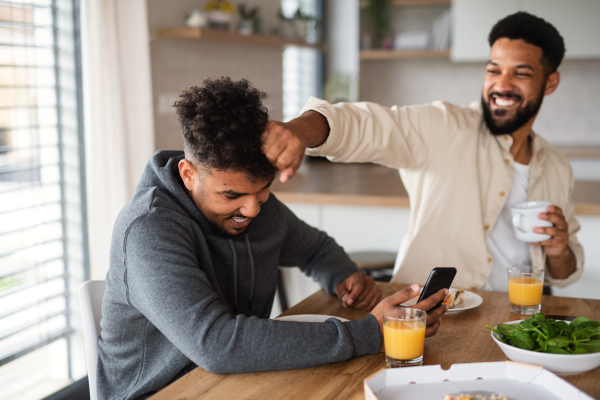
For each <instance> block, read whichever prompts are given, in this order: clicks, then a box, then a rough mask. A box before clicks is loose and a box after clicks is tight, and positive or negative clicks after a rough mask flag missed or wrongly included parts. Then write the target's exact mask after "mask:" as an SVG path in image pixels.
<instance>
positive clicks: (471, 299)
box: [402, 288, 483, 314]
mask: <svg viewBox="0 0 600 400" xmlns="http://www.w3.org/2000/svg"><path fill="white" fill-rule="evenodd" d="M455 291H456V289H453V288H451V289H450V293H452V292H455ZM418 297H419V296H417V297H415V298H413V299H410V300H409V301H407V302H406V303H403V304H402V305H403V306H412V305H415V304H417V299H418ZM481 303H483V299H482V298H481V296H480V295H478V294H475V293H473V292H469V291H468V290H465V300H464V301H463V302H462V303H461V304H459V305H458V306H456V307H453V308H450V309H449V310H448V311H446V314H454V313H457V312H461V311H465V310H470V309H472V308H475V307H479V306H480V305H481Z"/></svg>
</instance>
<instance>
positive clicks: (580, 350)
mask: <svg viewBox="0 0 600 400" xmlns="http://www.w3.org/2000/svg"><path fill="white" fill-rule="evenodd" d="M587 353H589V352H588V351H587V350H586V349H584V348H583V347H578V348H576V349H575V350H573V354H587Z"/></svg>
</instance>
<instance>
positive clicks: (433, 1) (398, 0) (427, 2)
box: [360, 0, 452, 8]
mask: <svg viewBox="0 0 600 400" xmlns="http://www.w3.org/2000/svg"><path fill="white" fill-rule="evenodd" d="M451 3H452V0H392V1H391V2H390V5H391V6H393V7H420V6H439V5H442V6H449V5H451ZM366 7H367V1H365V0H362V1H361V2H360V8H366Z"/></svg>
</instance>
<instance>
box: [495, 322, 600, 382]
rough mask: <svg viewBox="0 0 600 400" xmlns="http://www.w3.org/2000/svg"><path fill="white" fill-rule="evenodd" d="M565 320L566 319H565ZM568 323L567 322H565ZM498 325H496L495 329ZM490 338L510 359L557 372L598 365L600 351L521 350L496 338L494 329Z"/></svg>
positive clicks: (589, 368) (577, 370)
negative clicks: (555, 351)
mask: <svg viewBox="0 0 600 400" xmlns="http://www.w3.org/2000/svg"><path fill="white" fill-rule="evenodd" d="M522 321H524V320H520V321H511V322H505V324H506V325H512V324H518V323H519V322H522ZM565 322H567V321H565ZM567 323H569V322H567ZM497 328H498V327H497V326H496V329H497ZM491 333H492V338H493V339H494V341H495V342H496V343H497V344H498V346H500V349H502V351H503V352H504V354H506V357H508V358H510V359H511V360H512V361H515V362H521V363H524V364H533V365H539V366H540V367H544V368H546V369H547V370H549V371H552V372H555V373H557V374H576V373H579V372H584V371H589V370H591V369H594V368H597V367H599V366H600V353H591V354H551V353H540V352H537V351H531V350H523V349H519V348H518V347H514V346H510V345H508V344H506V343H502V342H501V341H500V340H498V337H497V336H498V334H497V333H496V332H494V331H492V332H491Z"/></svg>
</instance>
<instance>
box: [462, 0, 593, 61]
mask: <svg viewBox="0 0 600 400" xmlns="http://www.w3.org/2000/svg"><path fill="white" fill-rule="evenodd" d="M451 9H452V19H453V25H452V38H453V45H452V53H451V59H452V61H458V62H461V61H464V62H472V61H487V60H488V57H489V52H490V46H489V44H488V42H487V37H488V34H489V32H490V30H491V29H492V27H493V26H494V24H495V23H496V22H497V21H498V20H500V19H502V18H503V17H505V16H507V15H510V14H513V13H515V12H517V11H527V12H529V13H531V14H534V15H536V16H538V17H541V18H544V19H545V20H547V21H548V22H550V23H551V24H552V25H554V26H555V27H556V29H558V31H559V32H560V33H561V35H562V36H563V38H564V39H565V46H566V49H567V51H566V54H565V58H566V59H589V58H600V40H598V38H599V37H600V24H599V23H598V18H600V1H597V0H569V1H566V0H503V1H492V0H453V1H452V7H451Z"/></svg>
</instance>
